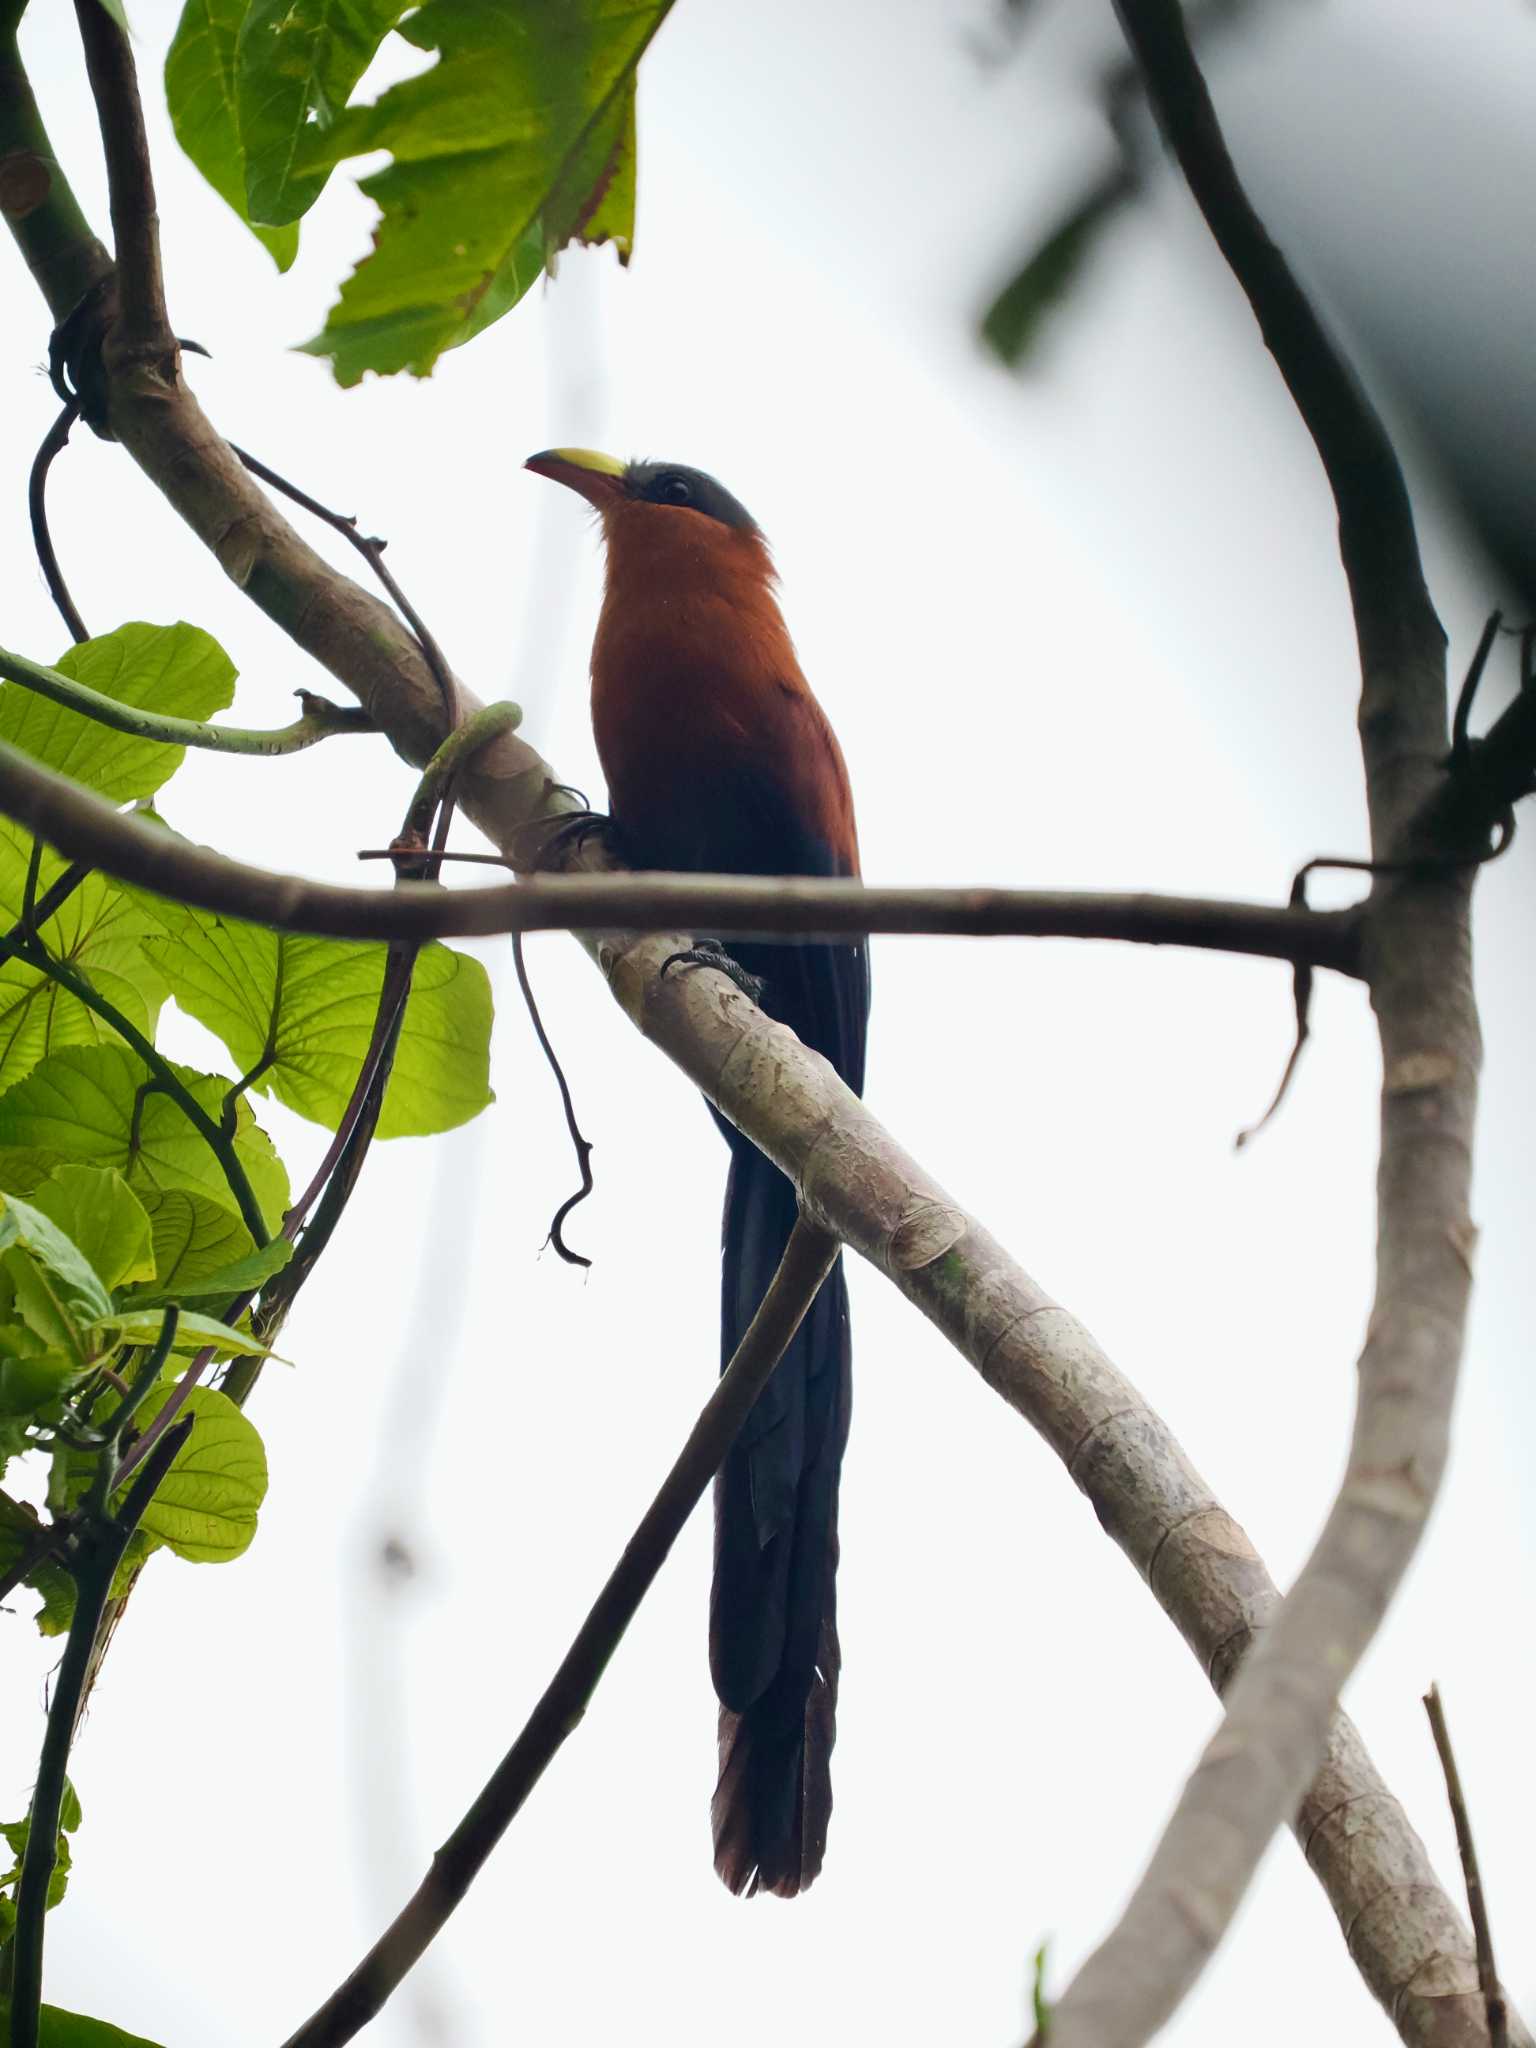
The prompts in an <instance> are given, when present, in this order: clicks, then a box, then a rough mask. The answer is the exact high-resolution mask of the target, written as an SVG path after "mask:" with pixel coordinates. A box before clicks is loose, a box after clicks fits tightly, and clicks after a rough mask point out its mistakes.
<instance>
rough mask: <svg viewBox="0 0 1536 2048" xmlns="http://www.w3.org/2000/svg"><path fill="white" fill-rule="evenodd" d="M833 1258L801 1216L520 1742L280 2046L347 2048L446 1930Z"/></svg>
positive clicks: (577, 1715)
mask: <svg viewBox="0 0 1536 2048" xmlns="http://www.w3.org/2000/svg"><path fill="white" fill-rule="evenodd" d="M838 1250H839V1246H838V1242H837V1239H836V1238H834V1237H830V1236H828V1235H826V1234H825V1233H824V1232H823V1231H820V1230H818V1229H816V1228H815V1226H814V1225H812V1224H810V1223H807V1222H806V1221H804V1220H803V1219H802V1220H801V1221H800V1222H797V1223H796V1225H795V1227H794V1229H793V1231H792V1232H791V1233H790V1239H789V1243H788V1244H787V1245H786V1246H785V1248H784V1256H783V1258H782V1259H781V1260H780V1261H779V1268H778V1271H777V1272H776V1273H775V1274H774V1276H773V1280H772V1282H771V1284H770V1285H769V1288H768V1292H767V1293H766V1294H765V1295H764V1296H763V1300H762V1304H761V1306H760V1307H759V1309H758V1311H757V1314H756V1315H755V1316H754V1317H753V1318H752V1321H751V1323H750V1324H749V1325H748V1328H747V1331H746V1334H745V1335H744V1336H743V1338H742V1340H741V1342H740V1343H739V1344H738V1345H737V1347H736V1352H735V1355H734V1357H733V1358H732V1359H731V1362H730V1364H729V1365H728V1366H727V1368H726V1370H725V1372H724V1373H723V1374H722V1375H721V1377H720V1381H719V1384H718V1385H717V1386H716V1388H715V1391H714V1392H713V1393H712V1394H711V1395H710V1397H709V1400H708V1401H707V1402H706V1403H705V1405H704V1408H703V1410H702V1411H701V1413H700V1415H699V1419H698V1421H697V1422H696V1423H695V1424H694V1426H693V1428H692V1430H691V1431H690V1432H689V1436H688V1441H687V1442H686V1443H685V1444H684V1445H683V1448H682V1450H681V1451H680V1452H679V1453H678V1457H677V1461H676V1463H675V1464H674V1465H673V1467H672V1469H671V1471H670V1472H669V1473H668V1474H667V1476H666V1478H665V1479H664V1480H663V1482H662V1486H661V1491H660V1492H659V1493H658V1494H657V1496H656V1498H655V1499H654V1500H653V1501H652V1502H651V1505H650V1506H649V1507H648V1508H647V1509H646V1511H645V1514H644V1515H643V1516H642V1517H641V1520H640V1523H639V1526H638V1527H637V1528H636V1530H635V1533H634V1535H633V1536H632V1537H631V1538H630V1539H629V1542H628V1543H627V1544H626V1545H625V1546H624V1554H623V1556H622V1557H621V1558H620V1559H619V1562H618V1563H617V1565H616V1566H615V1567H614V1569H613V1572H612V1573H611V1575H610V1576H609V1578H608V1581H607V1583H606V1584H605V1585H604V1587H603V1590H602V1591H601V1593H599V1594H598V1596H597V1599H596V1601H595V1602H594V1604H593V1607H592V1611H591V1612H590V1613H589V1614H588V1616H587V1618H586V1620H585V1621H584V1622H583V1623H582V1625H581V1628H580V1629H579V1631H578V1632H577V1635H576V1639H575V1641H574V1642H573V1643H572V1644H571V1647H570V1649H569V1650H567V1651H566V1653H565V1656H564V1658H563V1659H562V1660H561V1663H560V1668H559V1669H558V1671H556V1673H555V1675H554V1677H553V1678H552V1679H551V1680H550V1682H549V1684H548V1685H547V1686H546V1687H545V1689H544V1693H543V1695H542V1697H541V1698H540V1700H539V1703H538V1705H537V1706H536V1707H535V1708H534V1710H533V1712H532V1713H531V1714H530V1715H529V1717H528V1720H527V1722H526V1723H525V1724H524V1727H523V1730H522V1733H521V1734H520V1735H519V1736H518V1738H517V1740H516V1741H515V1742H514V1743H513V1745H512V1747H511V1748H510V1749H509V1750H508V1751H507V1753H506V1755H505V1756H504V1757H503V1758H502V1760H501V1762H500V1763H499V1764H498V1765H497V1767H496V1770H495V1771H494V1773H493V1774H492V1776H491V1777H490V1779H489V1780H488V1782H487V1783H486V1785H485V1787H484V1789H483V1790H482V1791H481V1792H480V1794H479V1796H478V1797H477V1798H476V1800H475V1802H474V1804H473V1805H472V1806H471V1807H470V1809H469V1811H468V1813H466V1814H465V1816H464V1818H463V1820H461V1821H460V1822H459V1825H458V1826H457V1827H456V1828H455V1829H454V1831H453V1833H452V1834H451V1835H450V1836H449V1837H448V1839H447V1841H446V1842H444V1844H443V1846H442V1847H441V1848H440V1849H439V1850H438V1852H437V1854H436V1855H435V1856H434V1857H433V1858H432V1867H431V1869H430V1870H429V1871H428V1873H427V1875H426V1877H425V1878H424V1879H423V1880H422V1882H421V1884H420V1885H419V1886H418V1888H417V1890H416V1892H415V1893H414V1895H413V1896H412V1898H411V1899H410V1900H409V1902H408V1903H407V1904H406V1906H405V1907H404V1909H403V1910H402V1911H401V1912H400V1913H399V1914H398V1915H397V1917H396V1918H395V1920H394V1922H393V1923H392V1924H391V1926H390V1927H388V1928H387V1929H386V1930H385V1932H384V1934H383V1935H382V1936H381V1937H380V1939H379V1940H378V1941H377V1942H375V1943H374V1945H373V1947H372V1948H371V1949H370V1950H369V1952H368V1954H367V1955H366V1956H365V1957H364V1958H363V1960H362V1962H361V1963H359V1964H358V1966H357V1968H356V1969H355V1970H354V1971H353V1972H352V1974H351V1976H350V1977H348V1978H347V1980H346V1982H345V1983H344V1984H342V1985H341V1986H340V1987H339V1988H338V1989H337V1990H336V1991H334V1992H333V1993H332V1994H331V1996H330V1997H329V1998H328V1999H327V2000H326V2001H325V2003H324V2005H322V2006H321V2007H320V2009H319V2010H318V2011H317V2012H315V2013H314V2014H312V2015H311V2017H310V2018H309V2019H307V2020H306V2021H305V2022H304V2024H303V2026H301V2027H300V2028H299V2029H298V2031H297V2032H296V2033H294V2034H292V2035H290V2036H289V2038H288V2040H287V2042H286V2043H285V2044H284V2048H338V2044H340V2043H341V2042H343V2041H350V2040H352V2039H353V2037H354V2036H355V2035H357V2034H358V2033H360V2032H361V2031H362V2029H363V2028H364V2027H365V2026H366V2025H367V2024H368V2022H369V2021H370V2020H371V2019H372V2018H373V2017H374V2016H375V2014H376V2013H378V2012H379V2011H380V2009H381V2008H382V2007H383V2005H384V2003H385V2000H386V1999H388V1997H389V1996H390V1994H391V1993H392V1992H393V1991H394V1989H395V1988H396V1986H397V1985H398V1984H399V1983H400V1982H401V1980H402V1979H403V1978H404V1976H405V1975H406V1972H407V1971H408V1970H410V1969H411V1968H412V1967H413V1965H414V1964H416V1963H417V1962H418V1961H419V1960H420V1959H421V1957H422V1955H423V1954H424V1953H425V1951H426V1949H427V1948H428V1946H429V1945H430V1944H431V1942H432V1941H433V1940H434V1939H435V1938H436V1936H437V1935H438V1934H439V1933H440V1932H441V1931H442V1929H443V1927H444V1926H445V1925H446V1924H447V1922H448V1919H449V1916H450V1915H451V1914H452V1912H453V1910H454V1908H455V1907H456V1906H457V1905H458V1904H459V1902H460V1900H461V1899H462V1898H463V1897H464V1895H465V1893H466V1892H467V1891H468V1890H469V1887H470V1886H471V1884H473V1882H474V1880H475V1878H476V1877H477V1876H478V1875H479V1873H480V1871H481V1869H482V1868H483V1867H484V1865H485V1862H486V1860H487V1858H488V1857H489V1856H490V1853H491V1851H492V1850H493V1849H494V1848H495V1846H496V1844H497V1843H498V1842H499V1841H500V1840H501V1838H502V1836H503V1835H504V1834H505V1833H506V1831H507V1829H508V1828H509V1827H510V1826H511V1824H512V1822H513V1821H514V1820H515V1819H516V1817H517V1815H518V1813H519V1812H520V1811H521V1809H522V1807H523V1804H524V1802H525V1800H526V1799H527V1797H528V1795H529V1793H530V1792H531V1791H532V1790H533V1788H534V1786H535V1785H536V1784H537V1783H538V1781H539V1779H540V1778H541V1777H542V1776H543V1775H544V1771H545V1769H546V1768H547V1766H548V1765H549V1763H550V1761H551V1759H552V1758H553V1757H554V1755H555V1752H556V1751H557V1750H558V1749H559V1748H560V1747H561V1745H562V1744H563V1743H564V1741H565V1739H566V1737H567V1736H568V1735H572V1734H574V1733H575V1731H576V1728H577V1726H578V1725H579V1723H580V1721H581V1719H582V1716H583V1715H584V1714H585V1713H586V1711H587V1708H588V1706H589V1705H590V1704H591V1700H592V1695H593V1694H594V1693H595V1692H596V1690H597V1687H598V1683H599V1681H600V1680H601V1678H602V1675H603V1673H604V1671H606V1670H607V1668H608V1665H609V1663H610V1661H611V1660H612V1657H613V1653H614V1652H615V1650H617V1648H618V1646H619V1643H620V1641H621V1640H622V1638H623V1635H624V1631H625V1630H626V1629H627V1628H628V1627H629V1624H630V1623H631V1622H632V1621H633V1620H634V1618H635V1615H636V1613H637V1612H638V1611H639V1607H640V1603H641V1601H642V1600H643V1599H644V1598H645V1596H646V1594H647V1593H648V1592H649V1591H650V1589H651V1586H652V1584H653V1582H654V1581H655V1578H656V1574H657V1573H658V1572H659V1571H660V1570H661V1567H662V1566H663V1564H665V1562H666V1560H667V1554H668V1552H669V1551H670V1550H671V1548H672V1545H673V1544H674V1543H675V1542H676V1540H677V1538H678V1535H679V1534H680V1533H681V1530H682V1527H683V1524H684V1523H685V1522H686V1521H687V1519H688V1517H689V1516H690V1515H691V1514H692V1513H693V1510H694V1509H695V1508H696V1507H697V1506H698V1504H699V1501H700V1500H701V1499H702V1498H703V1495H704V1489H705V1488H706V1487H707V1486H708V1484H709V1482H710V1480H711V1479H712V1478H713V1477H714V1475H715V1473H716V1471H717V1470H718V1469H719V1466H720V1464H721V1463H722V1461H723V1460H724V1457H725V1454H726V1452H727V1451H728V1450H729V1449H730V1447H731V1445H732V1444H733V1443H734V1442H735V1441H736V1438H737V1436H738V1435H739V1434H740V1431H741V1426H742V1424H743V1423H744V1422H745V1421H746V1419H747V1416H748V1414H749V1413H750V1411H751V1408H752V1404H753V1402H754V1401H755V1400H756V1399H757V1397H758V1395H759V1394H760V1393H761V1392H762V1390H763V1388H764V1386H766V1384H767V1382H768V1376H769V1374H770V1373H771V1372H772V1371H773V1369H774V1367H775V1366H776V1365H777V1364H778V1362H779V1360H780V1359H781V1358H782V1357H783V1355H784V1352H785V1349H786V1347H787V1346H788V1344H789V1340H790V1338H791V1337H793V1336H794V1334H795V1332H796V1330H797V1329H799V1327H800V1323H801V1319H802V1318H803V1316H804V1315H805V1312H806V1310H807V1309H808V1308H809V1307H810V1305H811V1303H812V1302H813V1301H814V1300H815V1299H816V1296H817V1295H818V1294H819V1293H820V1291H821V1284H822V1282H823V1281H824V1280H825V1279H826V1277H827V1275H828V1273H830V1272H831V1270H832V1265H833V1262H834V1260H835V1259H836V1258H837V1254H838Z"/></svg>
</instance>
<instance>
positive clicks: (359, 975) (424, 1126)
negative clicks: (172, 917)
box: [145, 911, 491, 1138]
mask: <svg viewBox="0 0 1536 2048" xmlns="http://www.w3.org/2000/svg"><path fill="white" fill-rule="evenodd" d="M145 943H146V947H147V950H148V952H149V956H150V958H151V959H152V960H153V961H154V963H155V965H156V966H157V967H158V969H159V970H160V972H161V973H162V974H163V975H164V976H165V978H166V981H167V982H168V983H169V985H170V987H171V990H172V992H173V994H174V995H175V998H176V1001H177V1002H178V1003H179V1004H180V1006H181V1008H182V1009H184V1010H185V1011H186V1012H187V1013H188V1015H189V1016H193V1017H195V1018H196V1019H197V1020H198V1022H199V1023H200V1024H206V1025H207V1027H208V1029H209V1030H210V1031H213V1032H216V1033H217V1034H218V1036H219V1037H220V1038H222V1039H223V1041H224V1043H225V1044H226V1045H227V1046H228V1047H229V1050H230V1054H231V1056H232V1057H233V1059H234V1062H235V1064H236V1066H237V1067H238V1068H239V1069H240V1071H241V1072H242V1073H244V1074H249V1073H252V1072H255V1071H256V1070H257V1068H258V1067H260V1068H261V1071H260V1073H259V1074H258V1076H257V1079H256V1080H255V1081H254V1082H253V1083H252V1085H253V1086H254V1087H256V1088H260V1089H262V1090H263V1091H266V1092H269V1093H271V1094H273V1095H275V1096H276V1097H277V1099H278V1101H279V1102H283V1103H286V1104H287V1106H288V1108H290V1109H295V1110H297V1111H298V1112H299V1114H300V1116H307V1117H312V1118H313V1119H314V1120H315V1122H316V1123H321V1124H324V1125H325V1126H326V1127H327V1128H328V1129H330V1130H334V1129H335V1128H336V1126H337V1124H338V1122H339V1121H340V1119H341V1117H342V1114H343V1112H344V1111H345V1109H346V1106H347V1104H348V1102H349V1101H350V1099H351V1096H352V1090H353V1088H354V1087H355V1086H356V1083H357V1076H358V1071H359V1069H360V1067H361V1065H362V1061H363V1056H364V1054H365V1053H366V1052H367V1049H368V1044H369V1040H370V1039H371V1037H372V1034H373V1023H374V1017H375V1014H376V1012H377V1010H378V1003H379V989H380V987H381V985H382V983H383V978H384V963H385V948H384V947H383V946H382V945H374V944H355V943H348V942H346V941H344V940H340V939H314V938H305V937H301V936H295V935H294V934H292V933H286V932H277V931H273V930H272V929H271V928H270V927H268V926H266V925H257V924H243V923H241V922H239V921H238V920H237V919H234V918H227V917H218V916H215V915H214V914H213V913H211V912H203V911H193V912H189V913H186V914H185V915H184V916H181V917H179V918H178V919H177V921H176V923H175V926H174V928H173V929H172V930H170V931H168V932H167V933H166V934H165V935H164V936H163V937H162V938H159V939H156V938H150V939H148V940H146V942H145ZM490 1034H491V990H490V982H489V979H488V978H487V975H486V972H485V969H484V968H483V967H482V966H481V965H480V963H479V961H478V960H475V959H474V958H472V957H471V956H470V955H469V954H467V953H458V952H455V951H453V949H452V948H450V947H448V946H439V945H429V946H423V948H422V949H421V952H420V954H419V955H418V956H417V960H416V972H415V975H414V978H413V979H412V982H411V995H410V1000H409V1002H408V1003H407V1004H406V1009H405V1021H404V1023H403V1025H402V1028H401V1032H400V1042H399V1045H398V1046H397V1048H396V1052H395V1065H394V1071H393V1073H392V1075H391V1077H390V1082H389V1088H388V1091H387V1093H386V1094H385V1097H384V1111H383V1114H382V1116H381V1117H380V1119H379V1130H378V1135H379V1136H380V1137H381V1138H397V1137H419V1136H423V1135H426V1134H428V1133H432V1132H436V1131H446V1130H451V1129H452V1128H453V1127H454V1126H455V1125H456V1124H461V1123H466V1122H467V1121H468V1120H469V1118H471V1117H472V1116H476V1115H478V1113H479V1112H480V1111H481V1110H482V1109H484V1107H485V1105H486V1104H487V1103H488V1102H489V1101H490V1099H491V1092H490V1086H489V1080H488V1075H489V1072H490Z"/></svg>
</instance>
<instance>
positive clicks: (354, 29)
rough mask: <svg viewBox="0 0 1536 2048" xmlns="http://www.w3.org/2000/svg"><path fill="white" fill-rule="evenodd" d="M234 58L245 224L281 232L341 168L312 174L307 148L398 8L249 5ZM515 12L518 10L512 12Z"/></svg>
mask: <svg viewBox="0 0 1536 2048" xmlns="http://www.w3.org/2000/svg"><path fill="white" fill-rule="evenodd" d="M233 11H234V12H235V13H236V14H242V13H243V14H244V15H245V19H244V22H243V23H242V24H241V26H240V33H239V42H238V45H237V48H236V51H235V68H234V98H235V108H236V119H237V121H238V127H239V133H240V137H241V140H242V142H243V145H244V151H245V180H246V193H245V196H246V204H247V207H248V209H249V211H248V214H247V218H248V219H250V220H253V221H269V222H274V223H279V224H281V223H284V222H287V221H296V220H297V219H298V218H299V216H300V215H301V214H304V213H307V212H308V211H309V209H310V207H311V206H313V205H314V203H315V200H316V199H317V198H318V197H319V195H320V192H321V191H322V189H323V188H324V185H325V181H326V179H327V178H328V177H329V176H330V174H331V169H332V167H333V165H334V163H335V162H336V159H335V158H322V161H321V162H320V165H319V167H318V168H317V167H316V166H315V164H314V161H313V159H314V156H315V151H314V150H313V149H312V148H311V149H309V152H308V153H309V159H310V161H309V165H308V168H304V167H303V166H302V165H301V158H303V157H304V155H305V151H306V146H307V145H310V144H312V143H313V142H314V141H315V139H316V138H317V137H319V136H322V135H324V133H325V132H326V131H327V130H328V129H329V128H330V127H331V126H332V125H333V124H334V122H335V121H336V118H337V116H338V115H339V114H340V113H341V112H342V110H343V109H344V108H345V106H346V104H347V101H348V100H349V99H350V98H351V96H352V90H353V88H354V86H356V84H357V82H358V80H359V79H360V78H361V77H362V75H363V73H364V72H365V71H366V70H367V69H368V66H369V65H370V64H371V63H372V62H373V59H374V56H375V54H376V52H377V51H378V47H379V45H380V43H381V42H382V41H383V40H384V38H385V36H386V35H388V33H389V31H390V30H391V29H392V28H393V27H394V25H395V23H396V22H397V21H398V20H399V18H400V16H401V15H402V14H403V13H404V12H405V9H404V8H403V7H402V6H401V5H399V0H253V4H252V6H251V7H250V9H249V12H246V10H245V9H243V8H235V9H234V10H233ZM507 11H509V12H510V11H513V10H507Z"/></svg>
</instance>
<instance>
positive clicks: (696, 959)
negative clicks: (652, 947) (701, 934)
mask: <svg viewBox="0 0 1536 2048" xmlns="http://www.w3.org/2000/svg"><path fill="white" fill-rule="evenodd" d="M678 966H683V967H713V968H714V969H715V971H716V972H717V973H719V974H723V975H725V976H726V978H727V979H728V980H730V981H733V982H734V983H735V984H736V986H737V988H739V989H740V990H741V992H742V994H743V995H744V996H750V997H751V999H752V1001H753V1002H754V1003H757V1002H761V1001H762V997H763V989H764V986H765V984H764V981H763V978H762V976H761V975H760V974H749V973H748V972H747V970H746V968H745V967H743V966H742V964H741V962H740V961H739V960H736V959H733V958H732V956H731V955H730V954H729V953H728V952H727V951H726V950H725V948H724V946H722V945H721V943H720V941H719V940H718V939H695V940H694V942H693V944H692V945H691V946H685V947H684V948H683V950H682V951H681V952H680V953H669V954H668V955H667V957H666V959H665V960H663V961H662V963H661V972H662V977H663V979H665V977H666V976H667V975H668V974H670V973H671V971H672V969H673V968H674V967H678Z"/></svg>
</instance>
